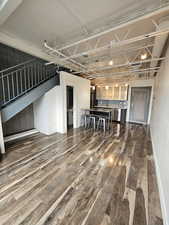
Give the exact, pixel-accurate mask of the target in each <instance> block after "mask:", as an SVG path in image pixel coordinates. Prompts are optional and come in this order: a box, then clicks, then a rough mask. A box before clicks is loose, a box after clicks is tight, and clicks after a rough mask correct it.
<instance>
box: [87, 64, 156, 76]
mask: <svg viewBox="0 0 169 225" xmlns="http://www.w3.org/2000/svg"><path fill="white" fill-rule="evenodd" d="M159 68H160V67H154V68H147V69H140V70H127V71H122V72H115V73H110V74H94V75H90V76H88V78H89V77H92V78H97V77H105V76H113V75H124V74H127V73H128V74H131V73H148V72H150V71H158V70H159Z"/></svg>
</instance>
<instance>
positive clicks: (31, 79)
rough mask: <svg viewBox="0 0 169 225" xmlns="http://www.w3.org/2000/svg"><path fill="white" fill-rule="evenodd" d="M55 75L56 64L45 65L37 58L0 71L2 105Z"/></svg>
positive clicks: (0, 99) (0, 100) (0, 98)
mask: <svg viewBox="0 0 169 225" xmlns="http://www.w3.org/2000/svg"><path fill="white" fill-rule="evenodd" d="M55 75H56V67H55V66H53V65H48V66H45V65H44V63H42V62H40V61H39V60H37V59H35V60H29V61H26V62H24V63H21V64H18V65H16V66H14V67H10V68H8V69H5V70H2V71H0V102H1V107H5V106H6V105H7V104H9V103H10V102H12V101H14V100H15V99H17V98H19V97H20V96H22V95H24V94H25V93H27V92H29V91H30V90H31V89H33V88H35V87H37V86H39V85H40V84H41V83H43V82H45V81H47V80H48V79H50V78H52V77H54V76H55Z"/></svg>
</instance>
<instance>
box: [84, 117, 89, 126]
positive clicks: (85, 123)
mask: <svg viewBox="0 0 169 225" xmlns="http://www.w3.org/2000/svg"><path fill="white" fill-rule="evenodd" d="M89 117H90V114H85V116H84V126H85V128H87V127H88V124H89Z"/></svg>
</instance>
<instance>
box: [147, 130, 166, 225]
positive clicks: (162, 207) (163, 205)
mask: <svg viewBox="0 0 169 225" xmlns="http://www.w3.org/2000/svg"><path fill="white" fill-rule="evenodd" d="M150 131H151V127H150ZM150 134H151V141H152V147H153V156H154V161H155V170H156V175H157V183H158V189H159V195H160V202H161V210H162V217H163V225H169V221H167V220H168V215H167V209H166V204H165V196H164V191H163V185H162V182H161V176H160V168H159V165H158V159H157V155H156V151H155V145H154V142H153V136H152V133H151V132H150Z"/></svg>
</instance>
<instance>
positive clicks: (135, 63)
mask: <svg viewBox="0 0 169 225" xmlns="http://www.w3.org/2000/svg"><path fill="white" fill-rule="evenodd" d="M164 59H165V57H162V58H151V59H146V60H142V61H134V62H128V63H124V64H118V65H114V66H107V67H101V68H94V69H91V70H87V71H80V72H75V74H76V73H86V72H87V73H90V72H97V71H102V70H109V69H113V68H119V67H126V66H132V65H137V64H143V63H148V62H153V61H161V60H164Z"/></svg>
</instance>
